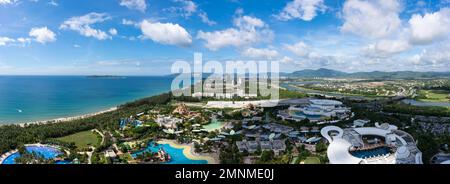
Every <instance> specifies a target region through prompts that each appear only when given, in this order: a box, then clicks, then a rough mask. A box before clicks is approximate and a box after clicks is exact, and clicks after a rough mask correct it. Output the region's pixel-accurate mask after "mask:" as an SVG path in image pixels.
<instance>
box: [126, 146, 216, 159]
mask: <svg viewBox="0 0 450 184" xmlns="http://www.w3.org/2000/svg"><path fill="white" fill-rule="evenodd" d="M160 148H163V149H164V151H166V152H167V153H168V154H169V155H170V157H171V160H170V161H169V162H165V163H164V164H208V161H206V160H191V159H189V158H187V157H186V155H184V153H183V150H184V149H178V148H174V147H172V146H170V144H158V145H156V146H155V144H154V143H153V142H151V143H149V144H148V146H147V148H146V149H144V150H142V151H138V152H136V153H133V154H131V156H133V158H136V157H137V156H138V155H141V154H144V153H145V152H149V151H150V152H153V153H154V152H157V151H158V150H159V149H160Z"/></svg>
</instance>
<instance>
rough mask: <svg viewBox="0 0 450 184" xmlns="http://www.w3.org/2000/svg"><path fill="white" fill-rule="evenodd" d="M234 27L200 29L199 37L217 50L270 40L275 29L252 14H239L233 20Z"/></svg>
mask: <svg viewBox="0 0 450 184" xmlns="http://www.w3.org/2000/svg"><path fill="white" fill-rule="evenodd" d="M233 23H234V26H235V27H233V28H228V29H225V30H220V31H213V32H203V31H199V32H198V34H197V38H198V39H202V40H204V41H206V43H205V47H206V48H208V49H210V50H213V51H216V50H219V49H221V48H223V47H228V46H234V47H243V46H250V45H252V44H255V43H259V42H268V41H271V40H272V38H273V31H272V30H270V29H269V28H268V26H267V25H266V24H265V23H264V22H263V21H262V20H261V19H258V18H255V17H251V16H239V17H236V18H235V19H234V21H233Z"/></svg>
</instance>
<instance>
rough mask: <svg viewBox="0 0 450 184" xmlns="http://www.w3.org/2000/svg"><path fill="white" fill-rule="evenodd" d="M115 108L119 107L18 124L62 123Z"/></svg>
mask: <svg viewBox="0 0 450 184" xmlns="http://www.w3.org/2000/svg"><path fill="white" fill-rule="evenodd" d="M115 110H117V107H112V108H109V109H107V110H103V111H98V112H94V113H89V114H83V115H79V116H72V117H65V118H58V119H52V120H43V121H32V122H27V123H18V124H17V125H19V126H21V127H25V126H26V125H31V124H52V123H62V122H67V121H73V120H79V119H84V118H90V117H92V116H96V115H100V114H104V113H108V112H112V111H115Z"/></svg>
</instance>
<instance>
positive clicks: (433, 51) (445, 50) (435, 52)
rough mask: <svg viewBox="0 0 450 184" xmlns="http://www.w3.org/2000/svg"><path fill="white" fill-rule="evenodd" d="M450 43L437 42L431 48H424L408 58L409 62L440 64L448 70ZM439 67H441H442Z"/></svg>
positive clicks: (424, 64) (425, 64) (423, 64)
mask: <svg viewBox="0 0 450 184" xmlns="http://www.w3.org/2000/svg"><path fill="white" fill-rule="evenodd" d="M449 50H450V44H449V43H446V44H445V43H444V44H438V45H436V46H434V47H432V48H429V49H424V50H422V52H421V53H420V54H416V55H414V56H412V57H411V58H410V60H409V61H410V62H412V63H413V64H415V65H422V66H427V67H431V66H441V67H444V68H445V69H447V70H448V67H450V52H449ZM444 68H441V69H444Z"/></svg>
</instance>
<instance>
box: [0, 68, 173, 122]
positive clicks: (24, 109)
mask: <svg viewBox="0 0 450 184" xmlns="http://www.w3.org/2000/svg"><path fill="white" fill-rule="evenodd" d="M172 79H173V78H172V77H169V76H161V77H137V76H133V77H86V76H0V124H8V123H24V122H32V121H43V120H52V119H57V118H63V117H72V116H79V115H83V114H89V113H94V112H98V111H103V110H107V109H109V108H112V107H116V106H117V105H120V104H123V103H126V102H129V101H133V100H136V99H139V98H144V97H149V96H153V95H157V94H160V93H163V92H167V91H169V90H170V85H171V82H172Z"/></svg>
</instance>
